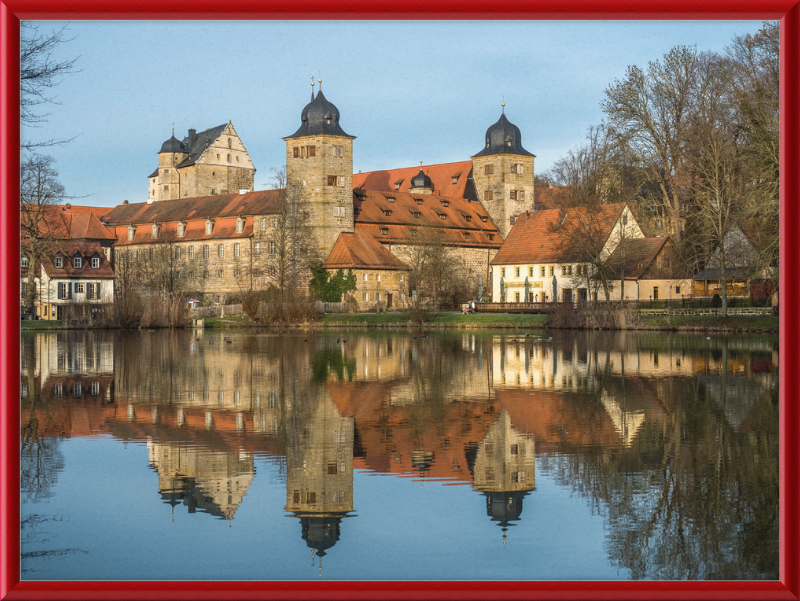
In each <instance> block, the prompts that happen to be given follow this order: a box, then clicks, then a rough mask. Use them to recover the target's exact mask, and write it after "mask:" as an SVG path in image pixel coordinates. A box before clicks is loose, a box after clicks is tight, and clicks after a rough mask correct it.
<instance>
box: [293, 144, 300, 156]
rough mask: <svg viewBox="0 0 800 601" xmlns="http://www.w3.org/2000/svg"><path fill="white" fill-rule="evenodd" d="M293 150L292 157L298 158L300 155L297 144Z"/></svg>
mask: <svg viewBox="0 0 800 601" xmlns="http://www.w3.org/2000/svg"><path fill="white" fill-rule="evenodd" d="M293 150H294V158H298V157H299V156H300V149H299V148H298V147H297V146H295V147H294V149H293Z"/></svg>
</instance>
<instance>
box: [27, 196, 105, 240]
mask: <svg viewBox="0 0 800 601" xmlns="http://www.w3.org/2000/svg"><path fill="white" fill-rule="evenodd" d="M110 210H111V209H110V207H84V206H73V205H69V204H66V205H53V206H50V207H47V208H46V209H45V212H44V217H43V220H42V222H41V223H40V225H39V230H40V237H42V238H45V237H49V236H52V237H54V238H56V239H59V240H69V239H72V240H80V239H95V240H113V239H114V234H113V232H111V231H110V230H108V229H107V228H106V227H105V226H104V225H103V224H102V223H101V222H100V217H102V216H103V215H104V214H105V213H106V212H108V211H110ZM23 219H24V215H23ZM22 237H23V238H25V237H26V235H25V234H24V233H23V234H22Z"/></svg>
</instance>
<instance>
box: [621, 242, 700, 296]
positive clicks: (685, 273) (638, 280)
mask: <svg viewBox="0 0 800 601" xmlns="http://www.w3.org/2000/svg"><path fill="white" fill-rule="evenodd" d="M690 275H691V273H690V270H689V266H688V265H686V263H685V261H684V260H683V257H681V255H680V253H679V252H678V249H676V248H675V244H674V243H673V242H672V239H670V238H668V237H666V236H656V237H650V238H635V239H632V240H625V241H623V242H622V243H620V244H618V245H617V247H616V248H615V249H614V252H613V253H611V256H609V258H608V261H607V262H606V277H607V278H608V279H610V280H612V282H610V286H609V288H610V299H611V300H638V301H646V300H681V299H683V298H689V297H691V296H692V278H691V277H690Z"/></svg>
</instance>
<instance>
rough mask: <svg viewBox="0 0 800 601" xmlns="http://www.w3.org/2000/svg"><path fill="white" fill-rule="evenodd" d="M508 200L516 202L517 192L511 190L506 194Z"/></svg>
mask: <svg viewBox="0 0 800 601" xmlns="http://www.w3.org/2000/svg"><path fill="white" fill-rule="evenodd" d="M508 198H509V200H517V191H516V190H511V191H510V192H509V193H508Z"/></svg>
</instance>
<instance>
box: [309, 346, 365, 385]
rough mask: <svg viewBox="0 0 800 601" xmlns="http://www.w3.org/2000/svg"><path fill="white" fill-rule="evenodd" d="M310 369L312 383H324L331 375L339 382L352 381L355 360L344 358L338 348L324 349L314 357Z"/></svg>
mask: <svg viewBox="0 0 800 601" xmlns="http://www.w3.org/2000/svg"><path fill="white" fill-rule="evenodd" d="M312 369H313V374H314V376H313V377H314V382H324V381H325V380H327V379H328V377H329V375H330V376H332V375H333V374H336V377H337V378H338V379H339V380H340V381H342V380H345V379H347V380H352V379H353V374H354V373H355V369H356V360H355V359H353V358H352V357H346V356H345V355H344V353H343V352H342V350H341V349H340V348H325V349H322V350H321V351H319V352H318V353H317V354H316V355H314V362H313V365H312Z"/></svg>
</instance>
